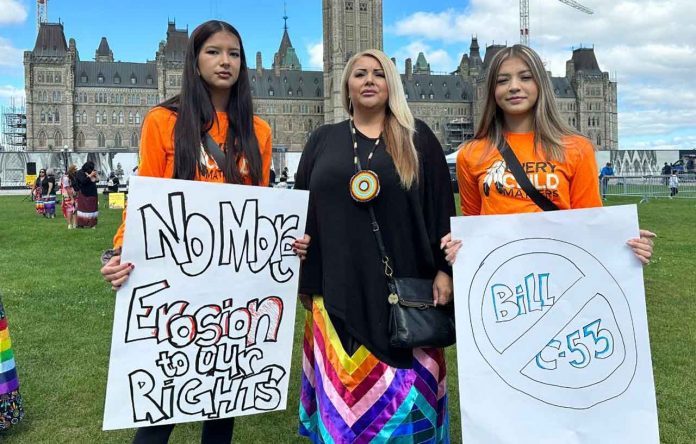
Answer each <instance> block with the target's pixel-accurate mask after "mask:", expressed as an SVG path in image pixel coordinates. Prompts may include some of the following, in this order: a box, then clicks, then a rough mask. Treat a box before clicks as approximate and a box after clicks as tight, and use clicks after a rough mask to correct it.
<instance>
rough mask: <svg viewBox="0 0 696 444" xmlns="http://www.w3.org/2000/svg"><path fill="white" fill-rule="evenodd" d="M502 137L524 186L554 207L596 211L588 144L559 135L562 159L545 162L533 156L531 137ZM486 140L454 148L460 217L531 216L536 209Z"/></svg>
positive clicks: (592, 161)
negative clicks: (524, 177)
mask: <svg viewBox="0 0 696 444" xmlns="http://www.w3.org/2000/svg"><path fill="white" fill-rule="evenodd" d="M505 138H506V140H507V142H508V144H510V147H511V148H512V149H513V151H514V153H515V155H516V156H517V159H518V160H519V161H520V164H521V165H522V169H523V170H524V171H525V173H526V174H527V177H529V180H530V182H531V183H532V184H533V185H534V187H535V188H536V189H538V190H539V191H540V192H541V194H543V195H545V196H546V197H547V198H548V199H550V200H551V201H552V202H553V203H555V204H556V205H557V206H558V208H559V209H562V210H566V209H569V208H590V207H601V206H602V199H601V197H600V195H599V182H598V179H597V177H598V172H597V162H596V161H595V156H594V147H593V146H592V143H591V142H590V141H589V140H587V139H586V138H584V137H582V136H566V137H564V140H563V142H564V146H565V160H564V161H563V162H557V161H549V160H546V159H544V158H543V157H542V155H541V154H540V153H535V152H534V133H533V132H530V133H509V134H506V135H505ZM488 147H489V142H488V141H487V140H474V141H472V142H470V143H468V144H466V145H465V146H464V147H463V148H462V149H460V150H459V154H458V155H457V180H458V182H459V198H460V203H461V208H462V214H463V215H465V216H473V215H480V214H512V213H533V212H537V211H542V209H541V208H539V207H538V206H537V205H536V204H535V203H534V201H533V200H532V199H531V198H529V196H527V193H525V192H524V190H523V189H522V188H521V187H520V186H519V185H518V184H517V180H515V177H514V176H513V175H512V173H511V172H510V170H509V169H508V168H507V166H506V165H505V161H504V160H503V158H502V156H501V155H500V153H499V152H498V150H497V149H495V148H493V150H490V152H488V154H486V152H487V150H488Z"/></svg>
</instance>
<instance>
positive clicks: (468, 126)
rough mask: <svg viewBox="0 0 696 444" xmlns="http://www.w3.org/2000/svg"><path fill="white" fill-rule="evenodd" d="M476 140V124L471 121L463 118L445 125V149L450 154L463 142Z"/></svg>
mask: <svg viewBox="0 0 696 444" xmlns="http://www.w3.org/2000/svg"><path fill="white" fill-rule="evenodd" d="M473 138H474V123H473V122H472V120H471V119H469V118H465V117H461V118H458V119H453V120H450V121H449V122H447V123H446V124H445V149H446V150H447V151H448V152H451V151H454V150H456V149H457V147H458V146H459V145H461V143H462V142H465V141H467V140H469V139H473Z"/></svg>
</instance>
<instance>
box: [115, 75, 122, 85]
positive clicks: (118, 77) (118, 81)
mask: <svg viewBox="0 0 696 444" xmlns="http://www.w3.org/2000/svg"><path fill="white" fill-rule="evenodd" d="M114 83H115V84H117V85H118V84H119V83H121V76H119V75H118V74H116V75H115V76H114Z"/></svg>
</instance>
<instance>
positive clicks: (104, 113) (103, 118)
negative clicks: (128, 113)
mask: <svg viewBox="0 0 696 444" xmlns="http://www.w3.org/2000/svg"><path fill="white" fill-rule="evenodd" d="M102 122H103V123H104V125H106V122H107V120H106V111H102Z"/></svg>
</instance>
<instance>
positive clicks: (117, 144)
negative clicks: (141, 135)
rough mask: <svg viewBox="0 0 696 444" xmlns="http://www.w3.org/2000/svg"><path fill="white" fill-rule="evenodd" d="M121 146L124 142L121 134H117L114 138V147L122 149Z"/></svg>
mask: <svg viewBox="0 0 696 444" xmlns="http://www.w3.org/2000/svg"><path fill="white" fill-rule="evenodd" d="M121 145H123V140H122V139H121V133H116V135H115V136H114V146H115V147H116V148H119V147H121Z"/></svg>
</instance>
